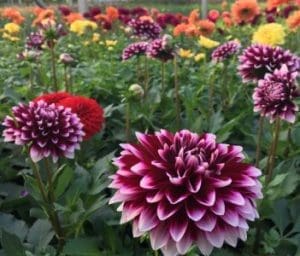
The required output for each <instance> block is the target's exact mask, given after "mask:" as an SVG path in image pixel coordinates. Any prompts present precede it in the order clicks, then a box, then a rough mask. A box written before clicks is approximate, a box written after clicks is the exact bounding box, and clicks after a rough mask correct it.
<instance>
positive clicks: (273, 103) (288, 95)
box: [252, 65, 300, 123]
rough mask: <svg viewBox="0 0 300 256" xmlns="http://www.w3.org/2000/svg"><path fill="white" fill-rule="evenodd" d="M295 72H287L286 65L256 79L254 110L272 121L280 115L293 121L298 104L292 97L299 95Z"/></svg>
mask: <svg viewBox="0 0 300 256" xmlns="http://www.w3.org/2000/svg"><path fill="white" fill-rule="evenodd" d="M296 77H297V72H292V73H291V72H289V70H288V68H287V66H286V65H283V66H282V67H281V69H276V70H275V71H274V73H273V74H267V75H266V76H265V79H262V80H259V81H258V86H257V87H256V88H255V89H254V93H253V96H252V97H253V101H254V111H255V112H260V114H261V115H262V116H267V117H269V118H270V121H271V122H273V121H274V120H275V119H276V117H280V118H281V119H283V120H286V121H288V122H290V123H294V122H295V119H296V112H297V111H298V106H297V105H296V104H295V103H294V101H293V100H294V99H295V98H297V97H299V96H300V91H299V89H298V88H297V86H296Z"/></svg>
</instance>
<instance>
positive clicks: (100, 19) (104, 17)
mask: <svg viewBox="0 0 300 256" xmlns="http://www.w3.org/2000/svg"><path fill="white" fill-rule="evenodd" d="M94 20H95V21H97V22H99V23H101V22H109V18H108V16H107V15H106V14H97V15H96V16H94Z"/></svg>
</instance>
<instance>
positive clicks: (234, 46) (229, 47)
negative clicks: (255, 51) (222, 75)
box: [211, 40, 241, 62]
mask: <svg viewBox="0 0 300 256" xmlns="http://www.w3.org/2000/svg"><path fill="white" fill-rule="evenodd" d="M240 48H241V43H240V42H239V41H237V40H231V41H228V42H226V43H224V44H222V45H220V46H219V47H218V48H216V49H215V50H214V51H213V53H212V55H211V58H212V60H214V61H215V62H221V61H223V60H225V59H227V58H229V57H230V56H232V55H234V54H237V53H238V52H239V50H240Z"/></svg>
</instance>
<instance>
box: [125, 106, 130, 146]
mask: <svg viewBox="0 0 300 256" xmlns="http://www.w3.org/2000/svg"><path fill="white" fill-rule="evenodd" d="M125 104H126V113H125V124H126V131H125V134H126V139H127V141H129V140H130V103H129V101H127V102H126V103H125Z"/></svg>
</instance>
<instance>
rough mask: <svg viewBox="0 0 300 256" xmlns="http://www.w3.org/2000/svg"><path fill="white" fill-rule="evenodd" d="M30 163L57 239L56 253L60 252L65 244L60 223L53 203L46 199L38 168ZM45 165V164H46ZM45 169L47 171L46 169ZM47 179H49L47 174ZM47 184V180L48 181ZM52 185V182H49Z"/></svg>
mask: <svg viewBox="0 0 300 256" xmlns="http://www.w3.org/2000/svg"><path fill="white" fill-rule="evenodd" d="M31 163H32V171H33V175H34V176H35V178H36V180H37V184H38V187H39V190H40V192H41V194H42V198H43V201H44V203H45V205H46V212H47V214H48V216H49V219H50V222H51V224H52V227H53V229H54V231H55V233H56V236H57V239H58V251H59V252H61V250H62V248H63V246H64V243H65V239H64V233H63V230H62V228H61V225H60V222H59V218H58V216H57V213H56V211H55V209H54V201H52V200H51V199H50V198H51V197H48V196H47V192H46V189H45V185H44V183H43V181H42V178H41V175H40V172H39V167H38V165H37V164H36V163H35V162H33V161H31ZM46 165H47V164H46ZM46 169H48V168H47V167H46ZM50 171H51V170H47V173H48V172H50ZM50 177H51V179H52V174H51V176H50ZM48 179H49V173H48ZM48 183H50V182H49V180H48ZM51 184H52V182H51ZM49 191H50V188H49Z"/></svg>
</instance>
